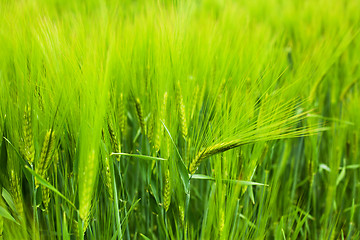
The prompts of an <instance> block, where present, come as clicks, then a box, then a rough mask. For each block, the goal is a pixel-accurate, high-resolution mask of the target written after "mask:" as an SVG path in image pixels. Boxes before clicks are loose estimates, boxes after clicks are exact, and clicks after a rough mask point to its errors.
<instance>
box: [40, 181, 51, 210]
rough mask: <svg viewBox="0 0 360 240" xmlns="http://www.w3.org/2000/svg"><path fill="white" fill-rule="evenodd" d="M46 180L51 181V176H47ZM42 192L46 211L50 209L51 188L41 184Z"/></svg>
mask: <svg viewBox="0 0 360 240" xmlns="http://www.w3.org/2000/svg"><path fill="white" fill-rule="evenodd" d="M46 181H48V182H50V178H49V177H47V178H46ZM41 193H42V200H43V204H44V208H45V211H48V207H49V203H50V190H49V189H48V188H47V187H45V186H41Z"/></svg>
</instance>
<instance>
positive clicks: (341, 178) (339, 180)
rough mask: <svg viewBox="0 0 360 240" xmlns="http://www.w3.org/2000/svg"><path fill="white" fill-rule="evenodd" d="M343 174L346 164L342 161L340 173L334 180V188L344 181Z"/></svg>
mask: <svg viewBox="0 0 360 240" xmlns="http://www.w3.org/2000/svg"><path fill="white" fill-rule="evenodd" d="M345 173H346V163H345V161H344V167H343V168H342V169H341V172H340V174H339V175H338V177H337V179H336V186H337V185H339V183H340V182H341V181H342V180H343V179H344V177H345Z"/></svg>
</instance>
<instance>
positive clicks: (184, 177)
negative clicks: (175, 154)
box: [177, 159, 190, 193]
mask: <svg viewBox="0 0 360 240" xmlns="http://www.w3.org/2000/svg"><path fill="white" fill-rule="evenodd" d="M177 165H178V169H179V174H180V178H181V181H182V183H183V185H184V189H185V192H186V193H187V192H189V190H190V178H189V172H188V170H187V168H186V166H185V164H184V162H183V161H182V160H181V159H179V160H178V164H177Z"/></svg>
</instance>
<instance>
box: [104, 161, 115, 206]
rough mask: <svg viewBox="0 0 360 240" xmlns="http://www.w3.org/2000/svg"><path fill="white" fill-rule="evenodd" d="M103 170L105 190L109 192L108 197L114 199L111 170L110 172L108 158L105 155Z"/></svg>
mask: <svg viewBox="0 0 360 240" xmlns="http://www.w3.org/2000/svg"><path fill="white" fill-rule="evenodd" d="M103 172H104V179H105V186H106V190H107V192H108V193H109V199H110V200H111V201H112V200H113V199H114V192H113V182H112V179H111V172H110V160H109V158H108V157H107V156H105V158H104V160H103Z"/></svg>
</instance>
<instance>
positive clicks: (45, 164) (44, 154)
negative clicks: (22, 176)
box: [35, 129, 55, 188]
mask: <svg viewBox="0 0 360 240" xmlns="http://www.w3.org/2000/svg"><path fill="white" fill-rule="evenodd" d="M54 149H55V133H54V131H52V130H51V129H49V131H47V133H46V135H45V139H44V143H43V146H42V149H41V154H40V158H39V160H38V161H37V162H36V166H35V172H36V173H37V174H39V175H40V177H43V178H45V173H46V171H47V170H48V169H49V167H50V165H51V163H52V161H51V160H52V155H53V153H54ZM35 186H36V188H37V187H39V183H38V181H37V179H36V178H35Z"/></svg>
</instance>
